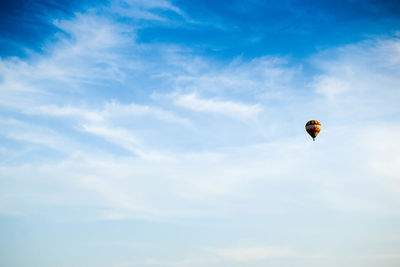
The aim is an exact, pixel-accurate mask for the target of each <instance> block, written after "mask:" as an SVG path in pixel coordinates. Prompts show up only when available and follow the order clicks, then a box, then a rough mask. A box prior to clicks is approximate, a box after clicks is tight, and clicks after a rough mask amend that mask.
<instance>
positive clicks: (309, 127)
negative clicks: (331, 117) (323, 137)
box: [306, 120, 321, 141]
mask: <svg viewBox="0 0 400 267" xmlns="http://www.w3.org/2000/svg"><path fill="white" fill-rule="evenodd" d="M306 131H307V133H308V134H309V135H311V137H312V139H313V140H314V141H315V137H317V135H318V134H319V132H320V131H321V123H319V121H317V120H310V121H308V122H307V123H306Z"/></svg>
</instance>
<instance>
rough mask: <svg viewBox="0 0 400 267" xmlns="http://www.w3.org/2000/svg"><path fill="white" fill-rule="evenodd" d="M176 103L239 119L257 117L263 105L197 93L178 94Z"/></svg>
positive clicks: (199, 110)
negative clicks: (214, 97) (206, 96)
mask: <svg viewBox="0 0 400 267" xmlns="http://www.w3.org/2000/svg"><path fill="white" fill-rule="evenodd" d="M174 104H175V105H177V106H181V107H184V108H187V109H191V110H194V111H198V112H208V113H217V114H221V115H225V116H228V117H233V118H239V119H256V118H257V115H258V113H260V112H261V107H260V106H259V105H257V104H253V105H247V104H243V103H238V102H233V101H221V100H215V99H204V98H199V97H198V96H197V95H196V94H188V95H180V96H177V97H176V99H175V101H174Z"/></svg>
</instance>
